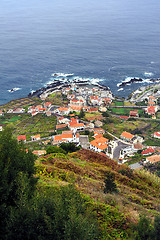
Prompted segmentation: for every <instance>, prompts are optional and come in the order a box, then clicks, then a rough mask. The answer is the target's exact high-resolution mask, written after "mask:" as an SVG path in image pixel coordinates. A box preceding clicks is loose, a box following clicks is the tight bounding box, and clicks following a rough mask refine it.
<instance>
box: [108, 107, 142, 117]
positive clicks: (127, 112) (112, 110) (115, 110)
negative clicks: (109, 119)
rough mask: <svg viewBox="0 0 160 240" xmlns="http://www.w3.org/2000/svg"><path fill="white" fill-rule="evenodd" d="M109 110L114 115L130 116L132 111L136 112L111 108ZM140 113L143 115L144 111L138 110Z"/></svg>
mask: <svg viewBox="0 0 160 240" xmlns="http://www.w3.org/2000/svg"><path fill="white" fill-rule="evenodd" d="M109 110H110V111H111V112H112V113H114V114H118V115H126V116H129V113H130V111H131V110H135V109H131V108H110V109H109ZM138 113H139V114H143V113H144V110H142V109H138Z"/></svg>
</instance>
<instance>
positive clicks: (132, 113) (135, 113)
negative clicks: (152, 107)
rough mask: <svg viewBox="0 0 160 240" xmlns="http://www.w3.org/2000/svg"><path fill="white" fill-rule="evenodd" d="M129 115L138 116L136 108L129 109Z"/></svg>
mask: <svg viewBox="0 0 160 240" xmlns="http://www.w3.org/2000/svg"><path fill="white" fill-rule="evenodd" d="M129 116H130V117H139V114H138V110H130V113H129Z"/></svg>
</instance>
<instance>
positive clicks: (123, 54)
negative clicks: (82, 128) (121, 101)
mask: <svg viewBox="0 0 160 240" xmlns="http://www.w3.org/2000/svg"><path fill="white" fill-rule="evenodd" d="M159 12H160V1H158V0H141V1H138V0H130V1H127V0H121V1H119V0H81V1H75V0H54V1H53V0H21V1H17V0H1V2H0V104H4V103H6V102H8V101H10V100H12V99H16V98H21V97H25V96H27V95H28V93H30V92H31V91H33V90H36V89H39V88H41V87H42V86H44V85H46V84H47V83H48V82H51V81H53V78H52V74H54V73H57V72H58V73H63V74H67V73H68V74H70V73H73V74H74V75H73V76H72V77H74V76H77V77H81V78H89V79H91V80H95V79H96V81H99V82H100V83H103V84H104V85H106V86H109V87H110V89H111V90H112V92H113V93H114V95H116V96H121V97H127V96H128V95H129V94H130V93H131V92H132V91H133V90H134V89H136V88H138V87H140V86H142V85H146V84H147V83H146V82H144V83H141V84H139V83H134V84H132V85H127V86H125V87H124V88H118V87H117V84H118V83H121V82H122V81H125V80H126V79H129V78H130V77H138V78H144V79H147V78H160V26H159V22H160V15H159ZM13 88H15V90H16V91H14V92H11V91H9V90H11V89H13Z"/></svg>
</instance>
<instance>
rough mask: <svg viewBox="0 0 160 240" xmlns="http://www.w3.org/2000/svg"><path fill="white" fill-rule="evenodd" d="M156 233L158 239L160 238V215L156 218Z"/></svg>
mask: <svg viewBox="0 0 160 240" xmlns="http://www.w3.org/2000/svg"><path fill="white" fill-rule="evenodd" d="M154 235H155V239H156V240H160V215H157V216H155V218H154Z"/></svg>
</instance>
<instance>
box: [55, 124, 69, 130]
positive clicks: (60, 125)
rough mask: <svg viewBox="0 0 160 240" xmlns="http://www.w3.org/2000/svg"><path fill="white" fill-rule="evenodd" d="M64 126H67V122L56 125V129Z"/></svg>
mask: <svg viewBox="0 0 160 240" xmlns="http://www.w3.org/2000/svg"><path fill="white" fill-rule="evenodd" d="M66 127H67V124H59V125H56V129H61V128H66Z"/></svg>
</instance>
